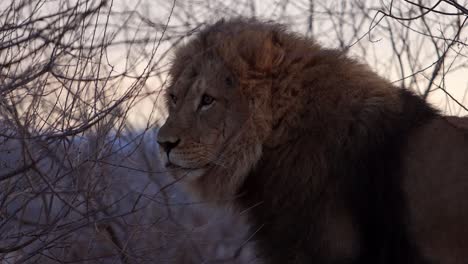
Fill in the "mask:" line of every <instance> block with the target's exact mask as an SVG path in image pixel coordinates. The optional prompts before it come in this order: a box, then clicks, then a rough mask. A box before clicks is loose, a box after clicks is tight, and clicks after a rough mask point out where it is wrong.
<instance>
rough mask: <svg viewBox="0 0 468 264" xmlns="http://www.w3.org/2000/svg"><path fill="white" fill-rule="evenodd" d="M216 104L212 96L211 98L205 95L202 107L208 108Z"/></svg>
mask: <svg viewBox="0 0 468 264" xmlns="http://www.w3.org/2000/svg"><path fill="white" fill-rule="evenodd" d="M213 102H214V98H213V97H212V96H209V95H207V94H204V95H203V96H202V99H201V102H200V104H201V106H208V105H210V104H212V103H213Z"/></svg>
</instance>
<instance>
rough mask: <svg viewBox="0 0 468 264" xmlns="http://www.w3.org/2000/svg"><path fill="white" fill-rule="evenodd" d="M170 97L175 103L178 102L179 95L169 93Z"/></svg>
mask: <svg viewBox="0 0 468 264" xmlns="http://www.w3.org/2000/svg"><path fill="white" fill-rule="evenodd" d="M169 97H170V98H171V102H172V103H173V104H176V103H177V96H175V95H173V94H169Z"/></svg>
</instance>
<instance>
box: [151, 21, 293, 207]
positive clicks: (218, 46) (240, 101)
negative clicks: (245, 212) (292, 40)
mask: <svg viewBox="0 0 468 264" xmlns="http://www.w3.org/2000/svg"><path fill="white" fill-rule="evenodd" d="M275 34H276V33H274V32H271V31H267V30H262V28H261V25H259V28H258V29H257V30H244V29H243V27H242V26H241V25H236V24H235V23H234V24H223V22H219V23H217V24H215V25H213V26H211V27H208V28H207V29H206V30H205V31H202V32H201V33H199V34H198V36H197V37H196V38H193V39H192V40H191V41H189V42H188V43H187V44H186V45H182V46H181V47H178V48H177V49H176V52H175V57H174V59H173V61H172V66H171V69H170V71H169V74H170V76H171V78H172V79H171V84H170V85H169V87H168V88H167V90H166V93H165V96H166V99H167V107H168V109H169V116H168V118H167V120H166V123H165V124H164V125H163V126H162V127H161V129H160V131H159V136H158V142H159V144H160V152H161V158H162V160H163V162H164V164H165V165H166V167H167V169H168V171H169V172H170V174H172V175H173V176H175V177H176V178H177V179H180V178H184V179H187V180H188V181H185V182H188V183H189V187H191V189H192V190H194V191H195V192H196V193H198V194H199V195H201V196H202V197H204V198H206V199H209V200H215V201H219V200H220V199H221V200H222V199H229V197H231V196H232V195H235V194H236V192H237V190H238V188H239V186H240V185H241V184H242V182H243V181H244V179H245V177H246V176H247V175H248V172H249V171H250V170H251V168H252V167H253V166H255V164H256V163H257V162H258V160H259V159H260V157H261V155H262V151H263V145H264V143H265V142H266V141H267V140H268V138H270V139H271V138H272V135H271V132H272V128H273V127H274V123H275V121H274V120H273V113H274V112H276V113H279V114H280V115H278V117H277V118H278V119H280V118H281V113H283V112H284V111H283V110H280V109H275V110H274V111H273V109H272V108H273V107H275V106H273V105H274V104H273V102H272V89H271V87H272V82H273V81H272V75H273V72H274V69H276V67H277V66H278V65H279V64H280V63H281V61H282V59H283V50H282V49H281V48H280V47H279V44H278V43H277V40H276V38H275ZM276 123H277V122H276ZM270 141H271V140H270ZM227 196H228V197H227Z"/></svg>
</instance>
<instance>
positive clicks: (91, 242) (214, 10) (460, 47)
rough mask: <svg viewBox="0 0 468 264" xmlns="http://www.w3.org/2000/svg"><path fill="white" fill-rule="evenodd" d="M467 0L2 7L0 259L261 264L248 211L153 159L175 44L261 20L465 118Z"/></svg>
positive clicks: (26, 2)
mask: <svg viewBox="0 0 468 264" xmlns="http://www.w3.org/2000/svg"><path fill="white" fill-rule="evenodd" d="M467 7H468V1H466V0H440V1H436V0H412V1H407V0H395V1H390V0H349V1H335V0H333V1H317V0H294V1H293V0H267V1H265V0H237V1H212V0H133V1H129V0H128V1H126V0H120V1H119V0H114V1H112V0H107V1H101V0H3V1H1V2H0V263H2V264H3V263H257V262H258V261H257V260H256V257H255V253H254V250H253V243H254V242H252V241H250V238H251V235H252V234H250V233H249V232H248V230H247V228H246V225H245V219H243V215H242V212H235V211H230V210H222V209H219V208H212V207H210V206H209V205H208V204H207V203H205V202H204V201H199V200H194V199H193V198H191V197H190V196H189V195H187V194H186V192H185V191H184V190H183V189H181V187H180V186H179V184H178V183H177V182H175V181H174V180H173V179H172V178H170V177H168V176H167V175H166V172H165V171H164V168H163V167H161V166H160V164H159V161H158V149H157V144H155V137H156V134H157V129H158V126H159V125H160V124H162V123H163V122H164V118H165V109H164V106H163V104H162V100H161V94H162V93H163V92H164V88H165V84H166V82H167V78H168V77H167V70H168V66H169V62H170V59H171V56H172V51H173V48H174V47H175V46H177V45H179V44H183V43H184V42H185V41H187V40H188V39H190V37H191V35H193V34H195V33H197V32H198V31H199V30H200V29H201V28H203V27H204V26H205V25H206V24H209V23H212V22H215V21H217V20H218V19H221V18H229V17H237V16H245V17H256V18H258V19H262V20H271V21H275V22H279V23H283V24H285V25H287V26H288V27H289V28H290V29H291V30H293V31H296V32H299V33H301V34H304V35H306V36H308V37H310V38H314V39H316V40H317V41H318V42H320V43H321V44H322V45H324V46H326V47H329V48H337V49H341V50H345V51H347V53H348V54H349V55H350V56H352V57H354V58H357V59H358V60H361V61H364V62H366V63H368V64H369V65H371V67H372V68H373V69H374V70H375V71H376V72H378V73H379V74H380V75H382V76H384V77H386V78H387V79H389V80H390V81H392V82H393V83H394V85H395V86H400V87H404V88H407V89H411V90H413V91H415V92H416V93H418V94H420V95H421V96H422V97H424V98H425V99H426V100H427V101H428V102H429V103H431V104H432V105H434V106H435V107H436V108H438V109H440V110H441V111H442V112H444V113H445V114H448V115H459V116H464V115H467V114H468V109H467V106H468V99H467V98H466V97H467V96H466V94H467V92H468V57H467V56H468V51H467V50H468V47H467V45H468V33H467V32H468V28H467V24H468V22H467V20H468V9H467Z"/></svg>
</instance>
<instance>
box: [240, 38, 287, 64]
mask: <svg viewBox="0 0 468 264" xmlns="http://www.w3.org/2000/svg"><path fill="white" fill-rule="evenodd" d="M249 33H250V32H249ZM251 33H252V35H250V34H249V35H250V36H248V38H246V39H245V40H244V43H243V45H244V46H243V47H241V49H242V50H243V51H244V52H243V57H244V59H245V60H247V61H248V62H249V64H250V65H251V66H253V68H254V69H255V70H258V71H262V72H269V71H272V70H273V69H275V68H276V67H278V66H279V65H280V64H281V62H282V61H283V59H284V50H283V48H282V47H281V46H280V44H279V42H278V40H277V37H276V34H275V33H274V32H269V33H267V34H262V33H258V32H251Z"/></svg>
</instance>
